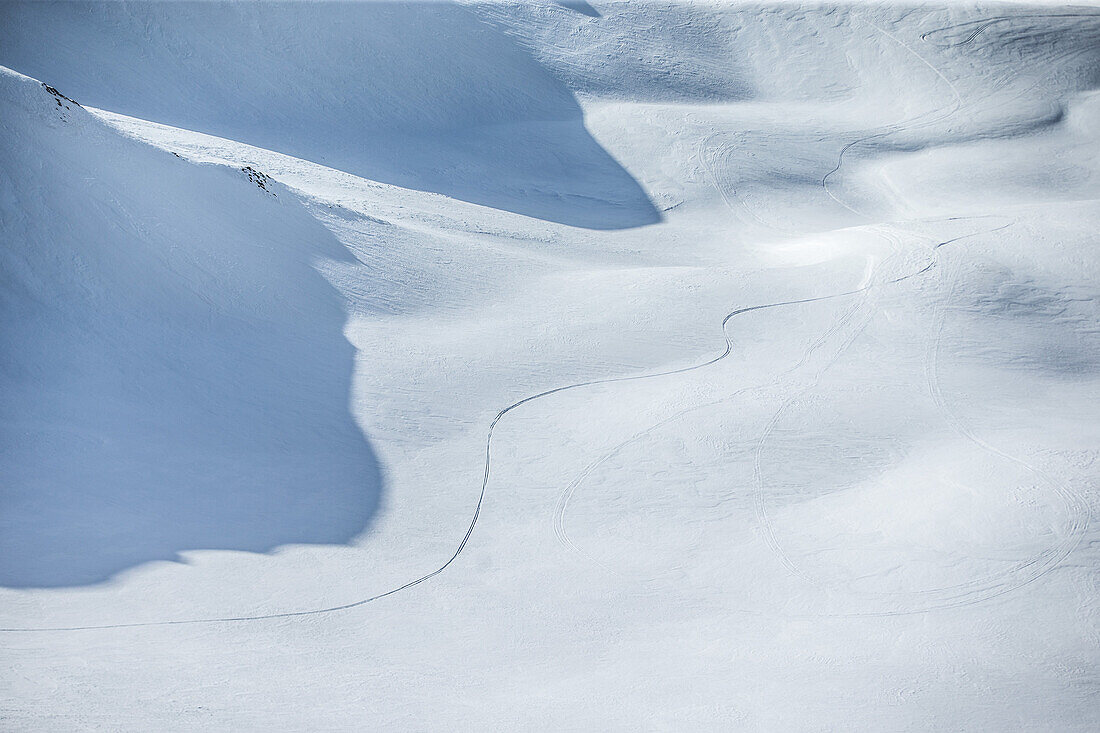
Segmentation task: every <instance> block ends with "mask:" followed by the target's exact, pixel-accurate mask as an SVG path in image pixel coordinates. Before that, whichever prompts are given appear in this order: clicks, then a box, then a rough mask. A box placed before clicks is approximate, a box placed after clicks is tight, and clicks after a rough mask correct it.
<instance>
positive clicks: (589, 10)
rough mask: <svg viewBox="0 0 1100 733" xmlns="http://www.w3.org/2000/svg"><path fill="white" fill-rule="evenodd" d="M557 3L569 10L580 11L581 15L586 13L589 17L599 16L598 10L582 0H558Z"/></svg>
mask: <svg viewBox="0 0 1100 733" xmlns="http://www.w3.org/2000/svg"><path fill="white" fill-rule="evenodd" d="M558 5H560V6H562V7H563V8H569V9H570V10H572V11H574V12H577V13H580V14H581V15H587V16H588V17H589V18H600V17H602V16H601V15H600V11H598V10H596V9H595V8H594V7H592V6H591V5H589V4H588V3H586V2H585V1H584V0H558Z"/></svg>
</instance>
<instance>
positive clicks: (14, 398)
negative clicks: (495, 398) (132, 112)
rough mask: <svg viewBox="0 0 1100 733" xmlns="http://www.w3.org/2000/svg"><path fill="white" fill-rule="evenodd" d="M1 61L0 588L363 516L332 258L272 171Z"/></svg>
mask: <svg viewBox="0 0 1100 733" xmlns="http://www.w3.org/2000/svg"><path fill="white" fill-rule="evenodd" d="M12 78H13V77H0V82H4V83H3V84H2V85H0V92H5V94H3V95H2V96H0V103H2V104H3V106H4V109H5V115H6V120H5V122H6V124H8V130H9V131H10V132H11V133H12V135H10V136H6V137H5V139H3V140H0V163H2V166H3V169H4V170H8V171H12V170H14V171H20V172H21V175H20V177H19V178H18V179H13V178H9V177H5V176H2V175H0V202H3V207H4V214H3V217H2V219H0V223H2V224H0V239H2V241H3V242H4V246H3V247H2V248H0V316H2V318H0V415H2V419H0V503H2V506H0V585H4V586H8V587H55V586H74V585H85V584H91V583H97V582H101V581H104V580H106V579H108V578H110V577H111V576H112V575H114V574H116V573H118V572H120V571H123V570H126V569H128V568H132V567H134V566H137V565H139V564H141V563H146V562H149V561H153V560H172V559H176V558H177V553H179V552H181V551H185V550H192V549H223V550H247V551H252V552H265V551H269V550H271V549H273V548H275V547H278V546H280V545H286V544H293V543H312V544H320V543H323V544H338V543H346V542H348V541H349V540H351V539H352V538H354V537H355V536H356V535H358V534H360V533H361V532H363V531H364V530H365V529H366V528H368V527H369V525H370V522H371V518H372V517H373V516H374V514H375V512H376V511H377V508H378V506H379V502H380V499H381V495H382V492H383V475H382V471H381V468H380V466H379V463H378V460H377V458H376V457H375V454H374V452H373V450H372V448H371V445H370V443H369V442H368V440H367V439H366V438H365V436H364V434H363V432H362V431H361V430H360V428H359V426H358V425H357V424H356V422H355V421H354V420H353V418H352V416H351V415H350V414H349V390H350V387H351V376H352V368H353V359H354V356H355V350H354V348H353V347H352V346H351V344H349V343H348V341H347V340H346V339H345V337H344V335H343V329H344V325H345V322H346V314H345V312H344V307H343V301H342V298H341V297H340V296H339V294H338V293H337V292H336V291H335V290H334V289H333V287H332V286H331V285H330V284H329V283H328V282H327V281H326V280H325V279H324V278H323V277H322V276H321V275H320V274H319V273H318V271H317V269H316V267H315V264H316V261H317V260H318V259H347V258H349V257H350V255H348V253H347V252H346V250H345V249H344V248H343V247H342V246H341V245H340V244H339V243H338V242H337V240H336V239H335V238H334V237H333V235H332V234H331V233H330V232H329V231H328V230H327V229H325V228H324V227H323V226H322V225H320V224H319V223H318V222H317V221H316V220H315V219H314V218H313V217H311V216H310V215H309V214H308V212H306V211H305V209H304V208H303V207H302V206H301V205H300V204H298V203H297V202H296V201H295V200H294V199H293V197H292V196H290V195H289V194H287V193H286V192H285V191H284V190H283V189H282V188H279V187H276V188H274V189H272V190H273V191H275V192H276V193H278V198H276V196H274V195H272V192H269V191H268V190H265V189H264V188H261V187H260V186H259V185H258V184H257V183H256V176H255V175H253V176H251V177H250V176H249V175H248V174H247V172H242V171H236V170H230V169H225V168H216V167H211V166H196V165H193V164H190V163H187V162H184V161H182V160H180V159H178V158H175V157H173V156H172V155H170V154H168V153H164V152H162V151H158V150H154V149H152V148H149V147H146V146H144V145H142V144H140V143H137V142H134V141H131V140H129V139H125V138H122V137H120V136H118V135H115V134H113V133H111V132H109V131H108V130H107V129H106V128H102V127H101V126H99V125H98V124H97V123H96V122H95V121H94V120H91V119H89V118H87V116H86V115H85V113H84V112H83V111H82V110H80V109H79V108H77V107H74V109H72V110H71V111H68V112H65V114H66V115H68V116H69V117H68V120H67V121H66V122H58V121H57V113H56V112H55V111H54V110H53V107H52V105H53V98H52V97H50V96H49V95H48V94H47V93H46V91H45V90H43V89H42V88H41V87H38V89H37V92H34V93H40V94H41V96H42V97H43V99H44V100H45V101H44V102H43V103H42V105H41V106H42V108H41V109H38V108H37V107H33V106H32V108H30V109H24V108H21V107H20V106H19V105H20V102H21V100H20V97H19V95H21V94H23V91H19V92H18V94H15V95H9V94H7V92H9V91H11V90H10V88H9V87H11V79H12ZM31 83H32V82H26V84H24V85H23V86H24V87H26V85H27V84H31ZM17 91H18V90H17ZM24 91H25V89H24ZM13 96H14V98H15V99H16V100H17V101H16V103H14V104H13V103H12V101H11V100H12V98H13ZM24 96H25V97H28V98H33V94H29V93H28V94H26V95H24ZM51 115H52V116H53V117H50V116H51ZM9 166H10V167H9ZM266 187H267V188H271V184H270V183H267V185H266Z"/></svg>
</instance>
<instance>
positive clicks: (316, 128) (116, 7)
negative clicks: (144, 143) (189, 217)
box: [0, 2, 661, 229]
mask: <svg viewBox="0 0 1100 733" xmlns="http://www.w3.org/2000/svg"><path fill="white" fill-rule="evenodd" d="M0 64H3V65H5V66H9V67H10V68H13V69H15V70H17V71H20V72H22V73H24V74H27V75H30V76H33V77H35V78H39V79H44V80H49V82H50V83H51V84H53V85H55V86H57V87H58V88H62V89H64V90H66V93H67V94H69V95H70V96H72V97H73V98H74V99H76V100H77V101H79V102H82V103H86V104H89V105H91V106H94V107H100V108H103V109H108V110H111V111H114V112H119V113H122V114H127V115H131V116H135V117H140V118H143V119H148V120H154V121H157V122H162V123H165V124H169V125H173V126H177V127H183V128H187V129H191V130H197V131H201V132H206V133H210V134H213V135H218V136H221V137H226V138H230V139H234V140H239V141H243V142H247V143H251V144H253V145H258V146H260V147H264V148H269V149H272V150H278V151H280V152H284V153H289V154H291V155H294V156H297V157H302V158H306V159H308V160H312V161H315V162H319V163H323V164H325V165H328V166H331V167H334V168H338V169H341V170H345V171H348V172H350V173H354V174H356V175H361V176H363V177H365V178H369V179H372V180H377V181H382V182H386V183H394V184H397V185H401V186H405V187H409V188H415V189H420V190H425V191H433V192H437V193H441V194H445V195H447V196H451V197H454V198H457V199H461V200H463V201H469V202H473V203H476V204H481V205H484V206H489V207H494V208H497V209H503V210H506V211H511V212H515V213H519V214H524V215H527V216H533V217H538V218H540V219H545V220H547V221H554V222H559V223H563V224H570V225H573V226H580V227H590V228H595V229H618V228H626V227H634V226H641V225H645V224H652V223H655V222H658V221H660V218H661V217H660V214H659V212H658V211H657V209H656V208H655V207H654V206H653V204H652V203H651V201H650V200H649V198H648V196H647V195H646V193H645V191H643V189H642V188H641V186H639V184H638V183H637V182H636V181H635V180H634V178H633V177H631V175H630V174H629V173H628V172H627V171H626V170H624V169H623V167H622V166H621V165H619V163H618V162H616V160H615V159H614V158H612V157H611V156H610V155H609V154H608V153H607V152H606V151H605V150H603V148H601V147H600V145H599V144H598V143H597V142H596V141H595V140H594V139H593V138H592V137H591V135H589V133H588V131H587V130H586V129H585V126H584V119H583V113H582V110H581V107H580V105H579V104H578V103H577V101H576V99H575V98H574V96H573V94H572V93H571V92H570V91H569V90H568V89H567V88H566V87H565V85H564V84H563V83H562V82H561V81H559V80H558V79H556V78H555V77H554V76H553V75H551V74H550V73H549V72H548V71H547V70H546V69H544V68H543V67H542V66H541V65H540V64H539V63H538V62H537V61H536V60H535V59H534V58H533V57H532V55H531V53H529V52H528V51H527V50H526V49H525V48H524V47H522V46H521V45H520V44H519V43H517V42H516V41H515V40H513V39H512V38H511V37H510V36H509V35H507V34H506V33H504V32H503V31H502V30H501V29H499V28H496V27H494V26H491V25H490V24H487V23H485V22H482V21H481V20H480V19H478V18H477V17H476V16H475V15H473V14H472V13H471V12H470V11H468V10H466V9H464V8H462V7H459V6H457V5H453V4H445V3H425V2H412V3H408V4H398V3H392V2H385V3H380V2H363V3H345V2H329V3H298V2H288V3H221V2H209V3H208V2H200V3H195V2H170V3H102V2H91V3H86V2H61V3H40V2H31V3H16V2H9V3H4V4H2V5H0Z"/></svg>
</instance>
